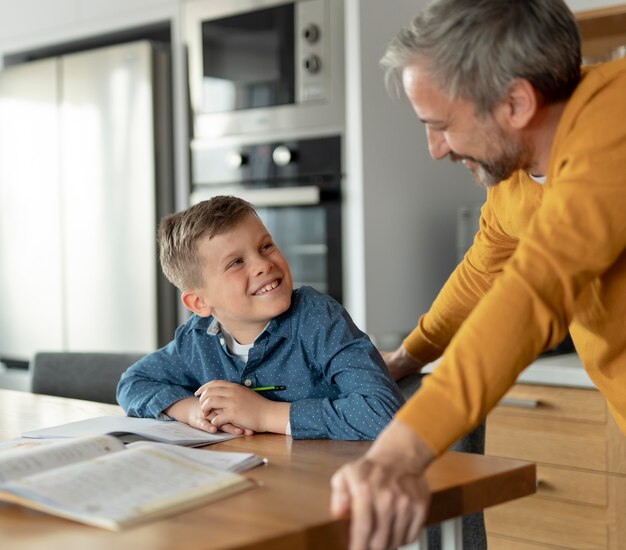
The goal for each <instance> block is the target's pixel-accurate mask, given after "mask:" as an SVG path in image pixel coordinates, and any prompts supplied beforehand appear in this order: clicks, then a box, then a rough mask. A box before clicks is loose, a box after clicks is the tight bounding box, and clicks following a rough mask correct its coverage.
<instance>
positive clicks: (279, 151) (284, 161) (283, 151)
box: [272, 145, 295, 166]
mask: <svg viewBox="0 0 626 550" xmlns="http://www.w3.org/2000/svg"><path fill="white" fill-rule="evenodd" d="M294 156H295V155H294V152H293V151H292V150H291V149H289V147H286V146H285V145H279V146H278V147H276V149H274V151H273V153H272V160H273V161H274V164H275V165H276V166H287V165H288V164H289V163H290V162H291V161H292V160H293V159H294Z"/></svg>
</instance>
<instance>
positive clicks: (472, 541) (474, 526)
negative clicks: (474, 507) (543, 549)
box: [398, 374, 487, 550]
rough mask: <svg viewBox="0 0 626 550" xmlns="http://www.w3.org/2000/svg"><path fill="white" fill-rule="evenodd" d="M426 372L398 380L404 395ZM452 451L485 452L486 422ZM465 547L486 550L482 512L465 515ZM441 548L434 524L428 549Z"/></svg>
mask: <svg viewBox="0 0 626 550" xmlns="http://www.w3.org/2000/svg"><path fill="white" fill-rule="evenodd" d="M424 376H427V375H426V374H413V375H410V376H407V377H406V378H403V379H402V380H400V381H399V382H398V386H400V390H401V391H402V395H404V398H405V399H409V398H410V397H411V396H412V395H413V394H414V393H415V392H416V391H417V390H418V389H419V387H420V386H421V385H422V378H424ZM442 414H443V412H442ZM450 450H451V451H459V452H463V453H476V454H485V423H484V422H483V423H482V424H481V425H480V426H478V427H477V428H476V429H474V431H472V432H470V433H469V434H467V435H466V436H464V437H462V438H461V439H459V440H458V441H457V442H456V443H454V444H453V445H452V446H451V447H450ZM463 548H471V549H472V550H486V548H487V533H486V531H485V520H484V517H483V514H482V513H477V514H470V515H468V516H464V517H463ZM440 549H441V528H440V526H439V525H433V526H432V527H429V528H428V550H440Z"/></svg>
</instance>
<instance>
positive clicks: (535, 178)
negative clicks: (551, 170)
mask: <svg viewBox="0 0 626 550" xmlns="http://www.w3.org/2000/svg"><path fill="white" fill-rule="evenodd" d="M528 175H529V176H530V178H531V179H532V180H533V181H536V182H537V183H540V184H541V185H543V184H544V183H546V178H547V176H533V175H532V174H531V173H530V172H528Z"/></svg>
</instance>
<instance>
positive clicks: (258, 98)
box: [183, 0, 344, 139]
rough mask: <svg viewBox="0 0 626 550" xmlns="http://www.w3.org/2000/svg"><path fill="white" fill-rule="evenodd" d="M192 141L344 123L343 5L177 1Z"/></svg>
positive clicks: (326, 0) (338, 0)
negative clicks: (180, 10) (185, 53)
mask: <svg viewBox="0 0 626 550" xmlns="http://www.w3.org/2000/svg"><path fill="white" fill-rule="evenodd" d="M183 14H184V15H183V18H184V35H185V41H186V43H187V45H188V53H189V82H190V95H191V108H192V115H193V133H194V137H195V138H196V139H206V138H215V137H220V136H227V135H250V134H251V133H257V134H267V133H268V132H276V131H284V130H304V129H307V128H320V127H323V128H333V127H338V126H341V125H342V124H343V112H344V108H343V97H344V94H343V82H344V76H343V70H344V69H343V65H344V63H343V57H344V48H343V0H290V1H289V0H188V1H187V2H183Z"/></svg>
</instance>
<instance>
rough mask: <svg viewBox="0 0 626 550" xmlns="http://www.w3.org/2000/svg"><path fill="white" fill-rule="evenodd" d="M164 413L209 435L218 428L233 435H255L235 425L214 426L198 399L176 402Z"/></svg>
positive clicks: (190, 398) (189, 398)
mask: <svg viewBox="0 0 626 550" xmlns="http://www.w3.org/2000/svg"><path fill="white" fill-rule="evenodd" d="M163 412H164V413H165V414H166V415H168V416H170V417H172V418H175V419H176V420H178V421H179V422H184V423H185V424H189V425H190V426H191V427H192V428H197V429H198V430H204V431H205V432H209V433H215V432H216V431H217V430H218V428H219V429H221V430H222V431H223V432H226V433H229V434H232V435H252V434H253V433H254V432H253V431H252V430H249V429H245V428H242V427H240V426H235V425H234V424H224V425H222V426H219V427H218V426H215V425H213V424H212V423H211V418H206V417H205V416H204V414H202V408H201V407H200V401H199V400H198V399H197V398H196V397H187V398H186V399H181V400H180V401H176V403H174V404H173V405H170V406H169V407H168V408H167V409H165V410H164V411H163Z"/></svg>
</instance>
